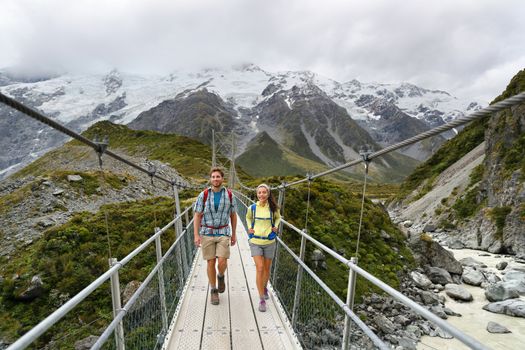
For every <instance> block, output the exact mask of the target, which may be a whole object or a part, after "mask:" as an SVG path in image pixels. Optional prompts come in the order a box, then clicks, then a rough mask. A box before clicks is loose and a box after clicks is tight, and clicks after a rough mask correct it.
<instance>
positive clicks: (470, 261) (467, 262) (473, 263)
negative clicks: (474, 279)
mask: <svg viewBox="0 0 525 350" xmlns="http://www.w3.org/2000/svg"><path fill="white" fill-rule="evenodd" d="M459 262H460V263H461V265H463V266H469V267H474V268H482V267H483V268H484V267H487V265H485V264H484V263H482V262H481V261H478V260H476V259H474V258H472V257H470V256H469V257H467V258H463V259H461V260H460V261H459Z"/></svg>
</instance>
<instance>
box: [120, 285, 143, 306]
mask: <svg viewBox="0 0 525 350" xmlns="http://www.w3.org/2000/svg"><path fill="white" fill-rule="evenodd" d="M141 284H142V283H141V282H139V281H131V282H129V283H128V284H126V287H125V288H124V291H123V292H122V305H126V303H127V302H128V301H129V299H131V296H132V295H133V294H135V292H136V291H137V289H139V287H140V285H141Z"/></svg>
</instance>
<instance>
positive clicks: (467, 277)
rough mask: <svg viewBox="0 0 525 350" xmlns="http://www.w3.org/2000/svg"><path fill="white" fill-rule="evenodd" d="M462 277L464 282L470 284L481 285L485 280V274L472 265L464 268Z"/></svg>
mask: <svg viewBox="0 0 525 350" xmlns="http://www.w3.org/2000/svg"><path fill="white" fill-rule="evenodd" d="M461 278H462V279H463V282H465V283H466V284H470V285H471V286H479V285H480V284H481V282H483V281H484V280H485V276H483V274H482V273H481V272H480V271H478V270H475V269H473V268H471V267H468V268H465V270H463V274H462V275H461Z"/></svg>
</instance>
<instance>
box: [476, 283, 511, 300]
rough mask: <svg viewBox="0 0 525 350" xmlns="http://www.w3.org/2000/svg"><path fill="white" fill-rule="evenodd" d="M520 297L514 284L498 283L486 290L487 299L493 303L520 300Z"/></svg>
mask: <svg viewBox="0 0 525 350" xmlns="http://www.w3.org/2000/svg"><path fill="white" fill-rule="evenodd" d="M509 283H510V284H509ZM519 296H520V294H519V292H518V291H517V290H516V288H515V287H514V286H513V283H512V282H498V283H496V284H491V285H490V286H488V287H487V289H485V297H486V298H487V300H488V301H491V302H494V301H503V300H507V299H514V298H519Z"/></svg>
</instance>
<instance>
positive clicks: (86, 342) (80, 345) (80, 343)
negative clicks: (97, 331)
mask: <svg viewBox="0 0 525 350" xmlns="http://www.w3.org/2000/svg"><path fill="white" fill-rule="evenodd" d="M97 340H98V337H97V336H95V335H90V336H89V337H87V338H84V339H80V340H77V341H76V342H75V350H89V349H91V348H92V347H93V345H95V343H96V342H97Z"/></svg>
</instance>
